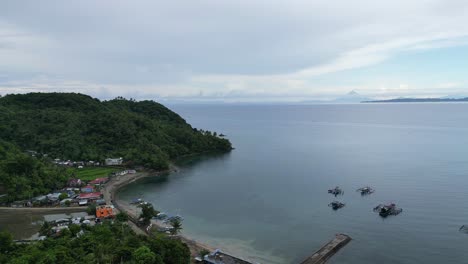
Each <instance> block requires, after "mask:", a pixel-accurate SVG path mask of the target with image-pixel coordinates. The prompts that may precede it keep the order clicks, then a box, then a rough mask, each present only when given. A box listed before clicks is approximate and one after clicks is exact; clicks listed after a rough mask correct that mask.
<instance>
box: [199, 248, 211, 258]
mask: <svg viewBox="0 0 468 264" xmlns="http://www.w3.org/2000/svg"><path fill="white" fill-rule="evenodd" d="M208 254H210V251H209V250H208V249H206V248H204V249H202V250H200V252H198V255H199V256H200V258H202V259H203V257H205V256H206V255H208Z"/></svg>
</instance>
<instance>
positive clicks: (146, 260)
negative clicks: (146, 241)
mask: <svg viewBox="0 0 468 264" xmlns="http://www.w3.org/2000/svg"><path fill="white" fill-rule="evenodd" d="M133 258H134V259H135V262H136V263H138V264H152V263H155V260H156V254H154V253H153V252H151V250H150V249H149V248H148V247H147V246H141V247H139V248H138V249H136V250H135V251H134V252H133Z"/></svg>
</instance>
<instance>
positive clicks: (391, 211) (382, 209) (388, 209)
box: [374, 203, 403, 217]
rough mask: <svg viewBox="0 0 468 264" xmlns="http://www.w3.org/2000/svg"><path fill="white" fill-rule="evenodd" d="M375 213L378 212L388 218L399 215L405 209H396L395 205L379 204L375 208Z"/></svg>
mask: <svg viewBox="0 0 468 264" xmlns="http://www.w3.org/2000/svg"><path fill="white" fill-rule="evenodd" d="M374 212H378V213H379V215H380V216H381V217H387V216H389V215H398V214H399V213H401V212H403V209H401V208H398V207H396V205H395V204H394V203H391V204H379V205H377V206H376V207H375V208H374Z"/></svg>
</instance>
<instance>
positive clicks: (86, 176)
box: [69, 167, 119, 181]
mask: <svg viewBox="0 0 468 264" xmlns="http://www.w3.org/2000/svg"><path fill="white" fill-rule="evenodd" d="M69 171H70V173H71V174H72V176H73V177H74V178H78V179H81V180H82V181H92V180H95V179H97V178H103V177H107V176H109V174H111V173H112V172H117V171H119V170H117V169H115V168H109V167H84V168H82V169H77V168H71V169H69Z"/></svg>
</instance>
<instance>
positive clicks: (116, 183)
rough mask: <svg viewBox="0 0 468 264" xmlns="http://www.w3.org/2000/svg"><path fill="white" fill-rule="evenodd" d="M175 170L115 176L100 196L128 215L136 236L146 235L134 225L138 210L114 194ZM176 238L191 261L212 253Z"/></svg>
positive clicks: (204, 247) (193, 241)
mask: <svg viewBox="0 0 468 264" xmlns="http://www.w3.org/2000/svg"><path fill="white" fill-rule="evenodd" d="M175 170H177V169H176V168H175V167H173V168H171V169H170V170H166V171H149V170H148V171H140V172H137V173H134V174H126V175H123V176H116V177H113V178H112V179H111V180H110V181H109V182H107V183H106V185H105V186H104V188H103V189H102V194H103V196H104V199H105V200H106V202H107V203H108V204H113V205H114V206H115V209H116V211H117V212H125V213H127V214H128V215H129V217H130V219H131V221H128V223H129V225H130V226H131V227H132V229H133V230H134V231H135V232H136V233H137V234H142V235H147V233H146V232H144V231H143V230H142V229H141V228H140V227H138V226H137V225H136V221H135V220H136V219H138V210H137V207H136V206H134V205H131V204H130V203H129V202H127V201H122V200H119V199H118V198H116V193H117V192H118V190H119V189H120V188H122V187H124V186H125V185H127V184H130V183H132V182H134V181H137V180H139V179H142V178H145V177H158V176H161V175H163V174H166V173H170V172H171V171H175ZM152 224H153V226H155V227H157V226H158V223H157V222H156V221H154V220H153V221H152ZM177 237H178V238H179V239H180V240H181V241H183V242H184V243H185V244H187V246H188V247H189V249H190V253H191V255H192V259H193V258H194V257H198V256H199V253H200V251H202V250H208V251H210V252H211V251H213V250H214V249H213V248H211V247H210V246H207V245H204V244H203V243H200V242H198V241H195V240H193V239H192V238H188V237H186V236H184V235H182V234H179V235H177Z"/></svg>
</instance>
